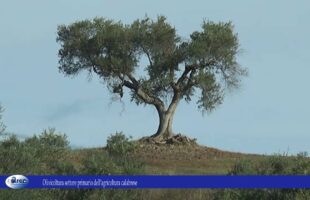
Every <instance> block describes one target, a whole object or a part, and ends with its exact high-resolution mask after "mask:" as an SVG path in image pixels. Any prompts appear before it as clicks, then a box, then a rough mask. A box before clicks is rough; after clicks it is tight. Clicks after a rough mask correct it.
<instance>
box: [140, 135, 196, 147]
mask: <svg viewBox="0 0 310 200" xmlns="http://www.w3.org/2000/svg"><path fill="white" fill-rule="evenodd" d="M196 140H197V139H196V138H194V139H191V138H189V137H187V136H185V135H181V134H176V135H173V136H172V137H170V138H166V139H164V138H154V137H144V138H141V139H140V140H139V142H140V143H146V144H156V145H164V144H169V145H194V146H196V145H198V144H197V143H196Z"/></svg>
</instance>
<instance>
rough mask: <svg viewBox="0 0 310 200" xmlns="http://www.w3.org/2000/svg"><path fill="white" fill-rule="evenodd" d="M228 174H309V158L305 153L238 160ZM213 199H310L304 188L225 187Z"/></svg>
mask: <svg viewBox="0 0 310 200" xmlns="http://www.w3.org/2000/svg"><path fill="white" fill-rule="evenodd" d="M229 174H230V175H257V174H259V175H309V174H310V159H309V158H308V155H307V153H304V152H303V153H299V154H298V155H297V156H294V157H293V156H292V157H290V156H288V155H285V154H284V155H274V156H270V157H266V158H265V159H262V160H261V161H259V162H252V161H250V160H240V161H239V162H237V163H236V164H235V165H234V166H233V168H232V169H231V170H230V172H229ZM215 199H251V200H256V199H257V200H260V199H284V200H285V199H287V200H290V199H310V191H309V190H305V189H225V190H219V192H218V193H217V194H216V195H215Z"/></svg>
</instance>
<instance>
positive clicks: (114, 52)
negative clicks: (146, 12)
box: [57, 16, 246, 135]
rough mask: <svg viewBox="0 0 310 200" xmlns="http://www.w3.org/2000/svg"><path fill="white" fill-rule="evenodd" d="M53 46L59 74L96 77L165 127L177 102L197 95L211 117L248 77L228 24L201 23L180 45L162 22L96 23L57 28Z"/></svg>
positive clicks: (204, 109)
mask: <svg viewBox="0 0 310 200" xmlns="http://www.w3.org/2000/svg"><path fill="white" fill-rule="evenodd" d="M57 42H58V43H59V44H60V45H61V48H60V50H59V58H60V60H59V64H60V65H59V70H60V71H61V72H62V73H64V74H65V75H71V76H73V75H76V74H78V73H79V72H80V71H82V70H87V71H89V72H90V73H95V74H97V75H98V76H99V77H100V78H102V79H103V80H104V82H105V83H106V84H107V86H108V88H109V91H110V92H111V93H116V94H119V95H120V97H123V92H124V88H125V87H126V88H128V89H129V91H130V96H131V100H132V101H134V102H136V103H137V104H150V105H154V106H155V107H156V109H157V110H158V112H159V116H160V118H165V120H163V123H164V121H167V119H166V118H169V119H170V121H171V122H172V119H171V118H172V116H173V114H174V111H175V108H176V106H177V104H178V103H179V101H180V100H181V99H184V100H185V101H187V102H190V101H191V100H192V97H193V96H194V95H196V96H197V94H198V95H199V98H198V101H197V105H198V107H199V108H200V109H201V110H203V111H207V112H210V111H212V110H213V109H215V108H216V107H217V106H218V105H219V104H221V103H222V102H223V98H224V94H225V91H226V90H227V89H233V88H237V87H238V86H239V85H240V81H241V78H242V77H243V76H244V75H246V69H244V68H242V67H241V66H240V65H239V64H238V62H237V60H236V57H237V54H238V52H239V43H238V37H237V34H236V33H234V31H233V25H232V23H231V22H227V23H226V22H219V23H215V22H211V21H203V23H202V29H201V30H200V31H194V32H193V33H192V34H191V35H190V37H189V38H188V39H183V38H182V37H180V36H179V35H178V34H177V33H176V29H175V28H174V27H173V26H172V25H170V24H169V23H168V22H167V20H166V18H165V17H164V16H159V17H158V18H157V19H156V20H152V19H150V18H148V17H145V18H143V19H138V20H136V21H134V22H133V23H131V24H123V23H122V22H120V21H113V20H110V19H105V18H95V19H93V20H83V21H78V22H75V23H72V24H70V25H60V26H59V27H58V37H57ZM143 59H146V60H147V64H143V62H142V61H143ZM138 68H142V69H143V70H144V72H145V73H144V74H143V75H142V76H141V75H140V76H137V73H136V72H137V71H138ZM165 102H169V103H168V104H167V103H165ZM166 104H167V105H166ZM161 114H162V116H161ZM160 123H161V122H160ZM168 126H169V120H168V121H167V127H166V129H167V128H168ZM164 128H165V127H164ZM164 132H166V133H167V130H166V131H164ZM168 132H169V131H168ZM161 134H162V133H161ZM161 134H159V133H158V131H157V134H156V135H161ZM168 135H171V134H168Z"/></svg>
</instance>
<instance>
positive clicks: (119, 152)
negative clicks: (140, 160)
mask: <svg viewBox="0 0 310 200" xmlns="http://www.w3.org/2000/svg"><path fill="white" fill-rule="evenodd" d="M130 139H131V138H127V137H126V136H125V135H124V134H123V133H122V132H120V133H118V132H116V133H115V134H114V135H111V136H109V137H108V139H107V151H108V152H109V154H110V155H112V156H124V155H125V156H127V155H129V154H130V153H131V152H132V151H133V150H134V148H135V146H134V143H133V142H131V141H129V140H130Z"/></svg>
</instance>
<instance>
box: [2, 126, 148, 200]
mask: <svg viewBox="0 0 310 200" xmlns="http://www.w3.org/2000/svg"><path fill="white" fill-rule="evenodd" d="M107 144H108V145H107V151H98V152H97V153H93V152H91V151H89V152H86V153H85V154H84V155H83V157H80V163H79V165H77V164H76V162H74V160H73V157H72V155H73V150H71V149H70V147H69V142H68V140H67V137H66V135H64V134H61V133H57V132H56V131H55V129H48V130H44V131H43V132H42V133H41V134H40V135H38V136H36V135H35V136H33V137H31V138H28V139H26V140H24V141H20V140H18V139H17V137H16V136H14V135H11V136H9V137H8V138H5V139H3V140H2V141H1V142H0V160H1V162H0V174H7V175H10V174H24V175H28V174H31V175H33V174H57V175H59V174H70V175H72V174H74V175H79V174H80V175H82V174H87V175H100V174H101V175H107V174H141V173H143V164H142V163H140V162H137V161H135V160H133V159H132V158H130V157H129V153H130V152H131V151H133V148H134V146H133V144H132V142H131V141H129V138H127V137H125V136H124V135H123V134H122V133H116V134H115V135H111V136H110V137H109V139H108V141H107ZM138 195H140V191H138V190H113V189H105V190H99V189H77V190H72V189H71V190H68V189H66V190H62V189H50V190H47V189H40V190H17V191H14V192H13V191H12V190H3V191H1V193H0V199H8V200H9V199H42V200H45V199H74V200H75V199H137V198H138Z"/></svg>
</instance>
